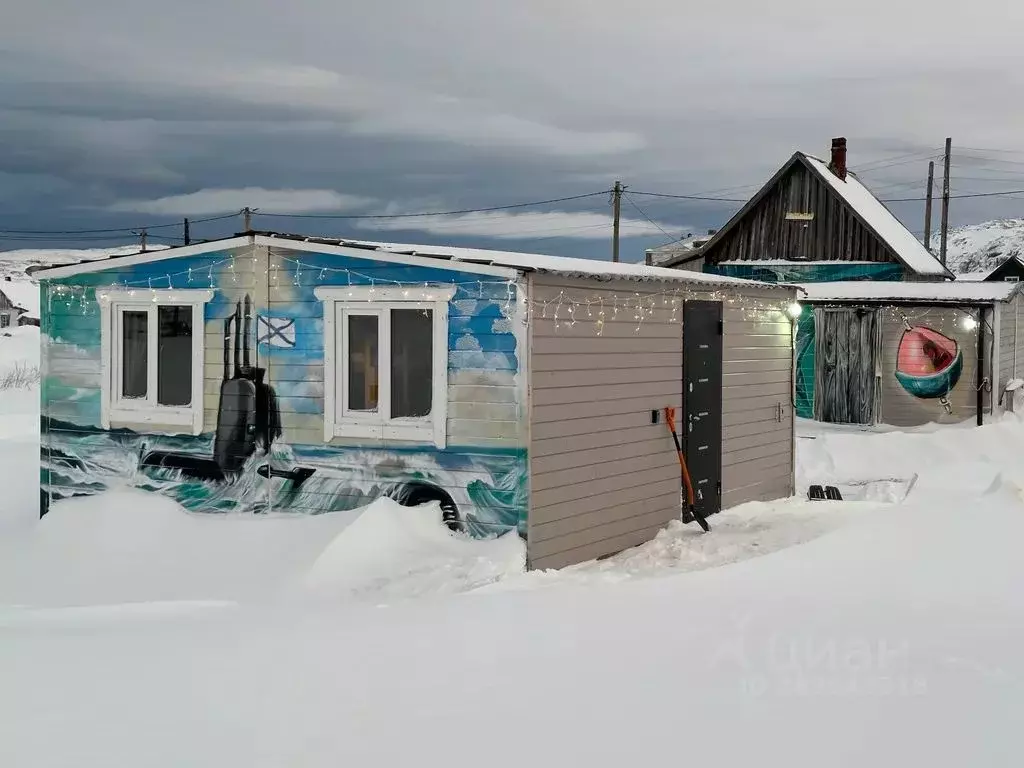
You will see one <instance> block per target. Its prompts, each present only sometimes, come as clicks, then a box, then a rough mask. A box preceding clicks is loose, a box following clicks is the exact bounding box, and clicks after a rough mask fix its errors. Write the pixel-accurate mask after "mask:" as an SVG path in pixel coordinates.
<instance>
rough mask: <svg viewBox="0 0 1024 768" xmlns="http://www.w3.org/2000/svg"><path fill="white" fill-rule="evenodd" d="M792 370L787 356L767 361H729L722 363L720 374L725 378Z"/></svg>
mask: <svg viewBox="0 0 1024 768" xmlns="http://www.w3.org/2000/svg"><path fill="white" fill-rule="evenodd" d="M792 368H793V365H792V361H791V360H790V357H789V355H783V356H781V357H778V358H774V359H769V360H743V359H735V358H734V359H731V360H724V361H723V362H722V372H723V373H724V374H725V375H726V376H731V375H735V374H739V373H761V372H762V371H787V372H791V371H792Z"/></svg>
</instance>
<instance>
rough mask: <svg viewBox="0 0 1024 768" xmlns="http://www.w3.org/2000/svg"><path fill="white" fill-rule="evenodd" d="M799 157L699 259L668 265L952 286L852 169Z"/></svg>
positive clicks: (837, 146) (835, 160) (842, 162)
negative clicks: (923, 282)
mask: <svg viewBox="0 0 1024 768" xmlns="http://www.w3.org/2000/svg"><path fill="white" fill-rule="evenodd" d="M846 149H847V148H846V139H842V138H840V139H834V140H833V142H832V152H831V159H830V160H829V161H828V162H826V161H825V160H820V159H818V158H817V157H814V156H812V155H809V154H806V153H804V152H797V153H796V154H794V155H793V156H792V157H791V158H790V159H789V160H788V161H787V162H786V163H785V164H784V165H783V166H782V167H781V168H780V169H779V170H778V171H777V172H776V173H775V175H774V176H772V177H771V179H769V180H768V182H767V183H766V184H765V185H764V186H763V187H761V189H760V190H759V191H758V192H757V194H755V195H754V196H753V197H752V198H751V199H750V201H749V202H747V203H746V204H745V205H744V206H743V207H742V208H741V209H740V210H739V211H738V212H737V213H736V215H734V216H733V217H732V218H731V219H730V220H729V222H728V223H727V224H726V225H725V226H724V227H722V228H721V229H720V230H718V232H717V233H715V235H714V236H713V237H712V238H711V239H710V240H709V241H708V242H707V243H705V244H704V245H703V246H701V248H700V249H699V250H698V251H696V252H695V253H691V254H681V255H679V256H678V257H675V258H671V259H669V260H667V261H665V262H663V263H662V266H669V267H676V268H679V269H689V270H695V271H703V272H709V273H713V274H719V275H730V276H734V277H746V278H752V279H755V280H764V281H769V282H771V281H782V282H791V283H802V282H812V281H813V282H820V281H839V280H925V281H928V280H940V281H941V280H949V279H952V278H953V274H952V273H951V272H950V271H949V270H948V269H946V267H945V266H943V265H942V264H941V263H940V262H939V260H938V259H936V258H935V257H934V256H933V255H932V254H931V253H929V251H928V249H926V248H925V247H924V245H923V244H922V243H921V241H920V240H918V239H917V238H916V237H915V236H914V235H913V234H912V233H911V232H910V231H909V230H908V229H907V228H906V227H905V226H904V225H903V224H902V223H901V222H900V221H899V219H897V218H896V217H895V216H894V215H893V214H892V212H890V211H889V209H888V208H886V207H885V204H884V203H882V202H881V201H880V200H879V199H878V198H877V197H875V195H874V194H873V193H872V192H871V191H870V190H869V189H868V188H867V187H865V186H864V185H863V184H862V183H861V182H860V180H859V179H858V178H857V175H856V174H855V173H853V172H852V171H850V170H848V168H847V164H846Z"/></svg>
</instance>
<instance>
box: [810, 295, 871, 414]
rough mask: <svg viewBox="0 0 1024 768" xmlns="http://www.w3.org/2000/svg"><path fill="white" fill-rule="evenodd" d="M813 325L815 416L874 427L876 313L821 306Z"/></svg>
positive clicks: (859, 309)
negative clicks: (814, 342) (814, 343)
mask: <svg viewBox="0 0 1024 768" xmlns="http://www.w3.org/2000/svg"><path fill="white" fill-rule="evenodd" d="M814 324H815V337H816V346H817V348H816V350H815V358H816V368H817V370H816V371H815V377H814V410H815V418H816V419H817V420H818V421H826V422H831V423H833V424H873V423H874V422H875V414H876V402H877V391H876V390H877V387H876V375H875V366H876V359H877V354H878V346H879V326H878V313H877V312H876V311H875V310H871V309H863V308H855V309H832V308H827V309H825V308H819V309H817V310H815V317H814Z"/></svg>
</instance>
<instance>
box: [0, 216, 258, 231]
mask: <svg viewBox="0 0 1024 768" xmlns="http://www.w3.org/2000/svg"><path fill="white" fill-rule="evenodd" d="M236 216H238V214H237V213H225V214H223V215H221V216H209V217H207V218H205V219H189V221H190V222H191V223H192V224H203V223H204V222H208V221H223V220H224V219H233V218H235V217H236ZM180 226H181V222H180V221H176V222H174V223H172V224H143V225H141V226H137V227H114V228H110V229H0V233H2V234H5V235H100V234H117V233H119V232H127V233H129V234H131V233H132V232H134V231H136V230H140V229H168V228H170V227H180Z"/></svg>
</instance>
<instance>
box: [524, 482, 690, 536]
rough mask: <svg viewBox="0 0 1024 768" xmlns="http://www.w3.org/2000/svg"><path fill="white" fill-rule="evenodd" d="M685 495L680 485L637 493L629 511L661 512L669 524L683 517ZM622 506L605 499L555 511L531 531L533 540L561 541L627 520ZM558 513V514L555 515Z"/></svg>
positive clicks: (534, 525) (630, 501)
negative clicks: (587, 529)
mask: <svg viewBox="0 0 1024 768" xmlns="http://www.w3.org/2000/svg"><path fill="white" fill-rule="evenodd" d="M681 502H682V496H681V495H680V493H679V486H678V485H676V486H674V487H672V488H669V489H668V490H665V491H663V492H661V493H656V492H655V491H654V490H652V491H650V492H645V493H643V494H637V495H636V496H635V498H632V499H630V500H629V510H631V511H633V512H634V513H635V514H647V513H649V512H655V511H657V512H659V513H661V514H662V515H664V519H665V522H668V521H669V520H675V519H678V518H679V517H680V513H681V511H682V509H681ZM621 506H622V505H621V504H619V503H618V502H611V501H605V500H601V501H600V502H594V503H593V504H588V505H582V504H581V505H577V506H575V507H572V508H571V509H570V510H569V511H566V510H565V509H564V508H561V509H557V510H551V512H552V514H551V515H548V516H545V517H544V519H543V520H539V521H535V522H534V523H533V527H532V528H531V541H532V540H533V537H534V536H536V537H537V540H539V541H543V540H545V539H553V538H558V537H559V536H564V535H566V534H568V533H574V532H576V531H578V530H580V528H584V527H586V525H587V524H593V525H600V524H603V523H605V522H609V521H611V520H615V519H618V518H621V517H623V512H622V509H621ZM555 512H557V513H558V514H554V513H555Z"/></svg>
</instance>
